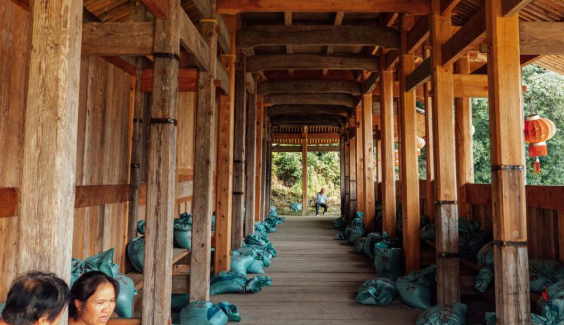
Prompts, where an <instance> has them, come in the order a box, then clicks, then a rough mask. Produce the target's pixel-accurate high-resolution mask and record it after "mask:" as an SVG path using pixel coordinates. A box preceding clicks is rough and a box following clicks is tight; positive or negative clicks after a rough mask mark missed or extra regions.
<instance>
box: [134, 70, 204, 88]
mask: <svg viewBox="0 0 564 325" xmlns="http://www.w3.org/2000/svg"><path fill="white" fill-rule="evenodd" d="M197 79H198V70H196V69H179V71H178V91H179V92H191V91H192V92H193V91H196V83H197ZM152 90H153V69H143V71H142V72H141V91H142V92H151V91H152Z"/></svg>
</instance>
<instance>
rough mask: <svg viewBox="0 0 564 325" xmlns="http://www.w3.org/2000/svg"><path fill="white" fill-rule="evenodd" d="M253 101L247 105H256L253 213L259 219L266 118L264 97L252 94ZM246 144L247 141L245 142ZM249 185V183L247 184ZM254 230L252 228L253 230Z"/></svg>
mask: <svg viewBox="0 0 564 325" xmlns="http://www.w3.org/2000/svg"><path fill="white" fill-rule="evenodd" d="M251 98H252V99H253V100H254V101H255V104H251V103H249V104H248V105H256V115H255V116H256V117H255V118H256V126H255V128H256V131H255V132H256V133H255V137H256V138H255V169H256V170H255V175H256V176H255V195H256V196H257V198H256V199H255V211H254V212H255V213H254V216H255V217H254V219H255V221H260V217H261V215H262V212H263V208H264V190H263V189H264V182H263V180H264V177H263V173H262V170H263V168H264V155H263V147H264V146H265V137H266V132H265V125H264V122H265V118H266V114H265V108H264V105H263V103H264V97H262V96H260V95H258V96H253V97H251ZM247 114H249V112H248V111H247ZM247 123H249V121H247ZM247 125H248V126H249V127H250V126H251V125H250V124H247ZM247 144H248V142H247ZM249 186H250V185H249ZM253 232H254V230H253ZM245 234H246V232H245Z"/></svg>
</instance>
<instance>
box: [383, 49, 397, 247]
mask: <svg viewBox="0 0 564 325" xmlns="http://www.w3.org/2000/svg"><path fill="white" fill-rule="evenodd" d="M384 60H385V59H384V58H383V57H381V58H380V64H381V65H382V66H384V65H385V62H384ZM393 91H394V73H393V71H392V70H385V71H382V72H380V121H381V122H380V123H381V124H380V128H381V138H382V140H381V143H382V228H383V231H385V232H387V233H388V234H389V235H390V236H395V233H396V180H395V179H396V177H395V173H396V172H395V164H394V161H395V158H394V147H395V144H394V94H393Z"/></svg>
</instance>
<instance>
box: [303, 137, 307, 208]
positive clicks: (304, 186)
mask: <svg viewBox="0 0 564 325" xmlns="http://www.w3.org/2000/svg"><path fill="white" fill-rule="evenodd" d="M302 216H307V126H304V130H303V133H302Z"/></svg>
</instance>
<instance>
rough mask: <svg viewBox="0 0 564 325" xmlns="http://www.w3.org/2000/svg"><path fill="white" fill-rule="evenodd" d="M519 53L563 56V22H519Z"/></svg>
mask: <svg viewBox="0 0 564 325" xmlns="http://www.w3.org/2000/svg"><path fill="white" fill-rule="evenodd" d="M519 35H520V39H519V44H520V53H521V54H525V55H532V54H536V55H542V54H549V55H564V42H562V39H563V38H564V22H536V21H535V22H521V23H520V24H519Z"/></svg>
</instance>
